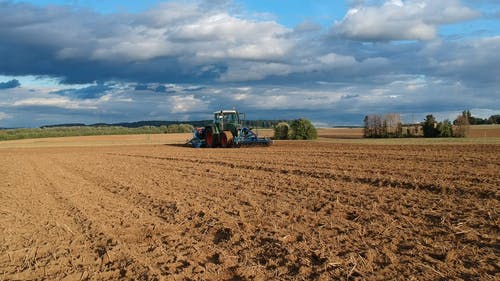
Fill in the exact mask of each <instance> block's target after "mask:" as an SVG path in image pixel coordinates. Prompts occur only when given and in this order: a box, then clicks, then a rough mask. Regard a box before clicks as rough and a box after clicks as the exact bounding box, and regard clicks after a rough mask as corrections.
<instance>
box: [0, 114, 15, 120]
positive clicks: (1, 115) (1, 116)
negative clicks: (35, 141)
mask: <svg viewBox="0 0 500 281" xmlns="http://www.w3.org/2000/svg"><path fill="white" fill-rule="evenodd" d="M9 118H12V116H11V115H9V114H7V113H5V112H0V120H4V119H9Z"/></svg>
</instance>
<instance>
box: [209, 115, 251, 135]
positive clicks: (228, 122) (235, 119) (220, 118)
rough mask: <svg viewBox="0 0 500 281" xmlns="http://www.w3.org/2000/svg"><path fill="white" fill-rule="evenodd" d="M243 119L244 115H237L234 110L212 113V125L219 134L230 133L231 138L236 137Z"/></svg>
mask: <svg viewBox="0 0 500 281" xmlns="http://www.w3.org/2000/svg"><path fill="white" fill-rule="evenodd" d="M243 117H244V114H241V113H238V111H236V110H220V111H216V112H214V124H216V126H217V127H218V129H219V131H220V132H222V131H230V132H231V133H232V134H233V136H237V135H238V129H239V128H240V127H241V121H242V119H243Z"/></svg>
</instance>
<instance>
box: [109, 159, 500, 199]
mask: <svg viewBox="0 0 500 281" xmlns="http://www.w3.org/2000/svg"><path fill="white" fill-rule="evenodd" d="M111 155H118V156H126V157H138V158H146V159H157V160H167V161H171V162H187V163H193V164H195V165H215V166H219V167H226V168H230V169H235V168H236V169H244V170H251V171H264V172H268V173H281V174H285V175H288V174H291V175H297V176H305V177H310V178H317V179H328V180H332V181H343V182H346V183H358V184H367V185H371V186H373V187H377V188H380V187H392V188H402V189H409V190H415V189H418V190H423V191H428V192H432V193H435V194H447V195H455V196H462V197H466V196H470V195H472V196H475V197H477V198H483V199H484V198H493V199H495V200H500V193H498V190H488V189H471V188H470V187H469V188H462V187H452V188H448V187H447V186H444V185H440V184H439V183H427V182H422V181H420V182H415V181H405V180H403V179H388V178H386V177H384V178H374V177H369V176H365V177H362V176H361V177H360V176H354V175H349V174H348V175H346V174H341V173H334V172H320V171H306V170H301V169H285V168H280V167H273V166H271V167H269V166H264V165H251V164H240V163H235V162H226V161H221V160H218V161H213V160H206V159H188V158H183V157H168V156H151V155H136V154H111Z"/></svg>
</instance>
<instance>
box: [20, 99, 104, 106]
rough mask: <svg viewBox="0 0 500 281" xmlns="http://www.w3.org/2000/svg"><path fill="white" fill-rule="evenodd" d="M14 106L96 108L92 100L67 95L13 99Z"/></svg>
mask: <svg viewBox="0 0 500 281" xmlns="http://www.w3.org/2000/svg"><path fill="white" fill-rule="evenodd" d="M12 106H14V107H29V106H34V107H46V106H49V107H59V108H64V109H96V108H97V107H96V104H95V102H94V101H84V100H83V101H82V100H71V99H69V98H67V97H56V98H53V97H39V98H28V99H21V100H17V101H15V102H14V103H13V104H12Z"/></svg>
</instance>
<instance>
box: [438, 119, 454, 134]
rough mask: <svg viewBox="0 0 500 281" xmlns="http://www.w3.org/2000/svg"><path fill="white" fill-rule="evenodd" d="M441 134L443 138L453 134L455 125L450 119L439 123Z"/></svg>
mask: <svg viewBox="0 0 500 281" xmlns="http://www.w3.org/2000/svg"><path fill="white" fill-rule="evenodd" d="M438 128H439V136H440V137H442V138H450V137H452V136H453V125H452V124H451V122H450V120H448V119H446V120H444V121H443V122H442V123H439V127H438Z"/></svg>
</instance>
